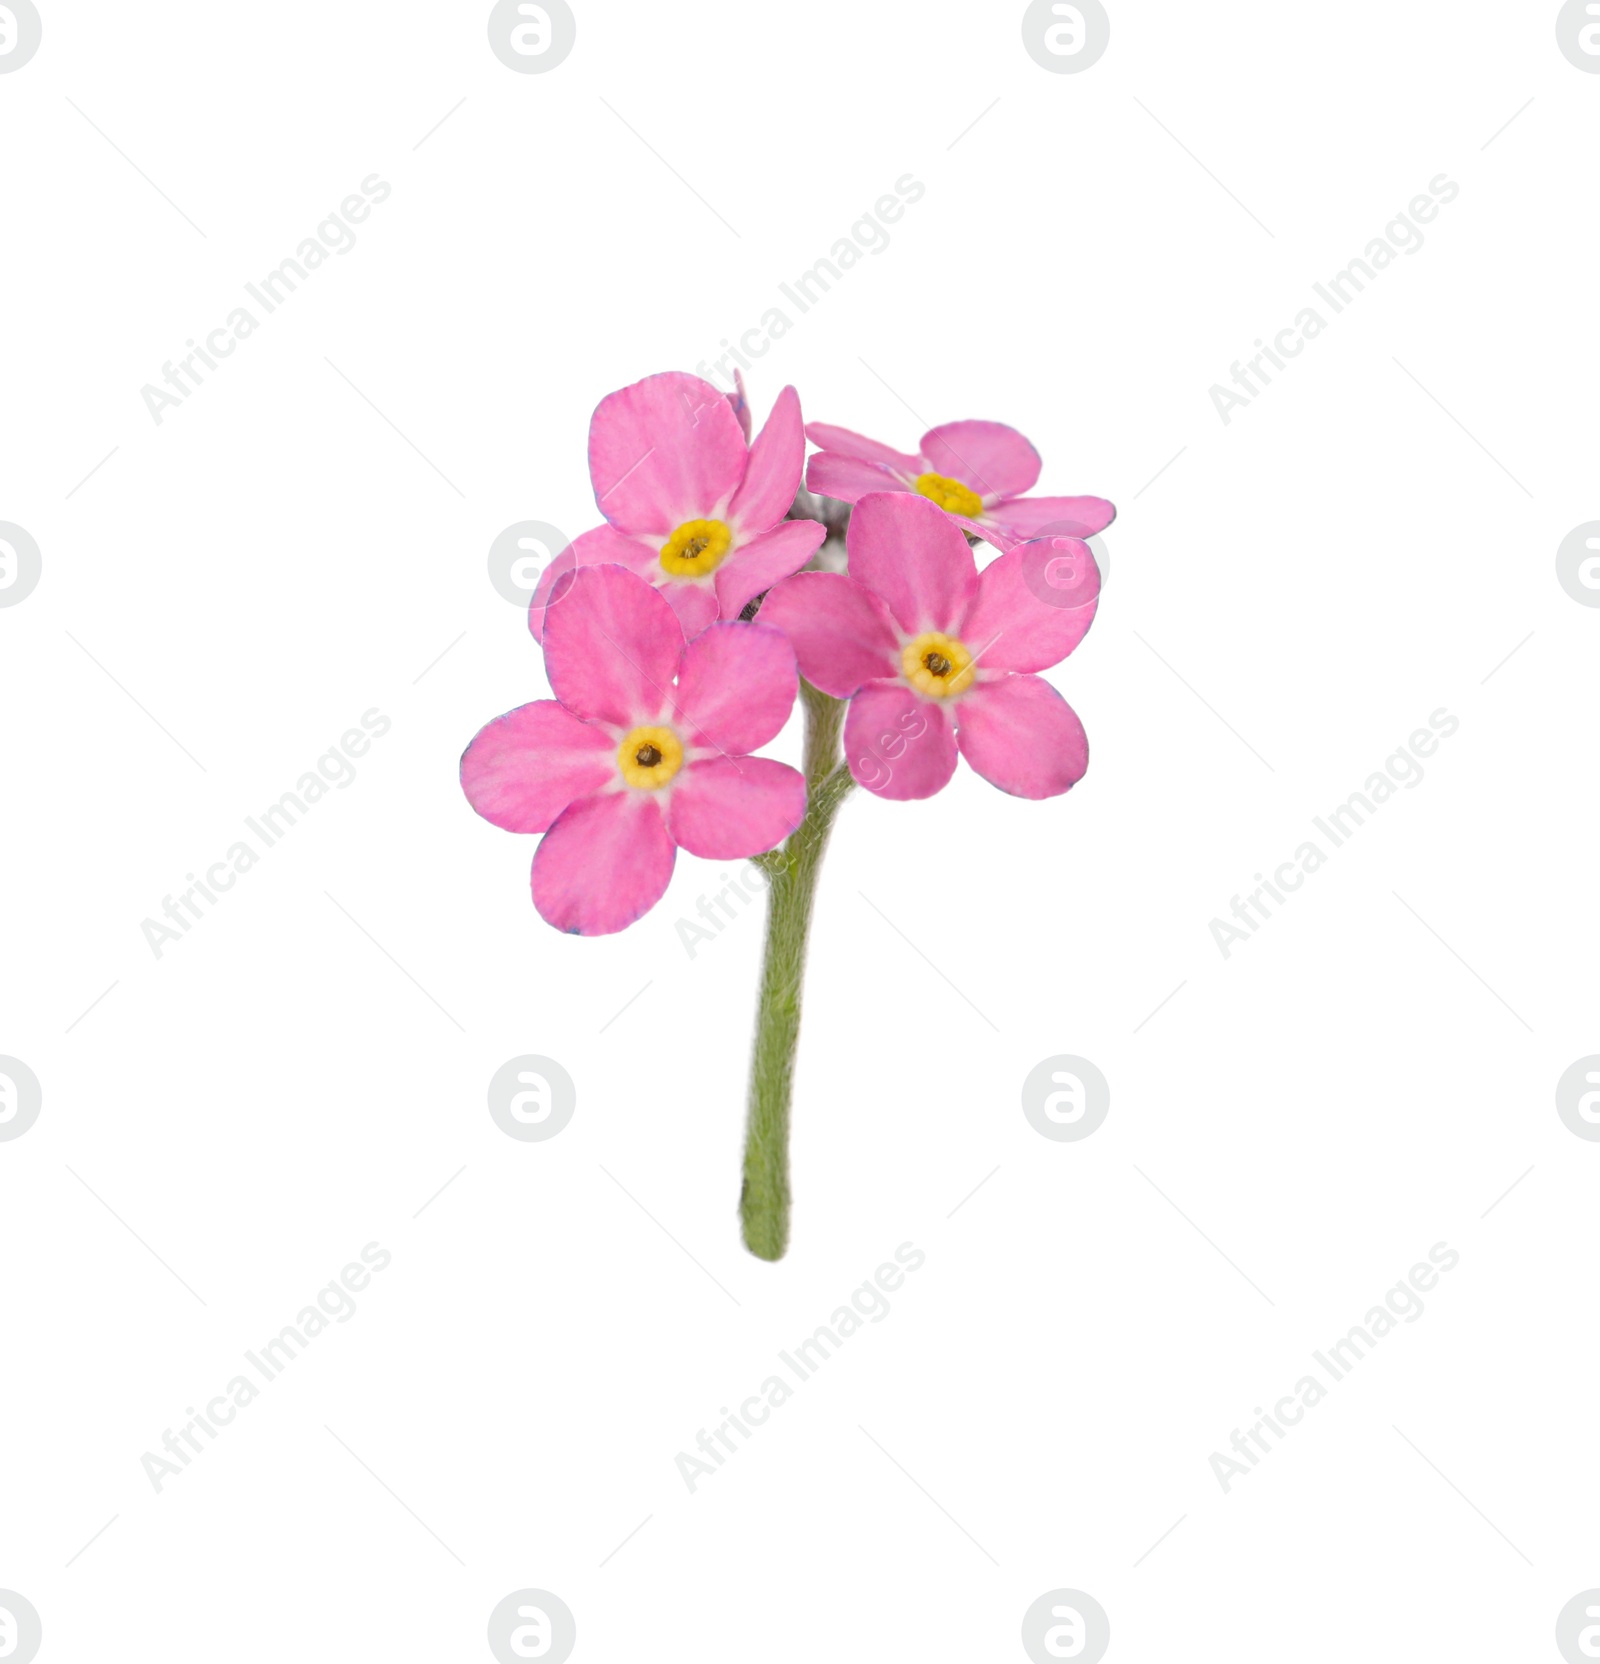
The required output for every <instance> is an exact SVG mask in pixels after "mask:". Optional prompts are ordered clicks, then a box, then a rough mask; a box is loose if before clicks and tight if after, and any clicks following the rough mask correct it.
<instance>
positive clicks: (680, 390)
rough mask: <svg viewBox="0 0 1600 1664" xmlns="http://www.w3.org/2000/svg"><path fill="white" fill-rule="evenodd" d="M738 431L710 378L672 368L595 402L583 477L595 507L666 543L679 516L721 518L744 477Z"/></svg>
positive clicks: (609, 517) (628, 529)
mask: <svg viewBox="0 0 1600 1664" xmlns="http://www.w3.org/2000/svg"><path fill="white" fill-rule="evenodd" d="M747 454H748V453H747V452H746V449H745V443H744V435H743V434H742V433H741V432H740V431H739V418H738V417H737V416H735V415H734V413H733V406H732V405H730V404H729V403H728V401H727V399H726V398H725V397H724V396H723V395H722V394H721V393H719V392H718V391H717V390H716V388H715V387H713V386H712V385H711V384H710V382H707V381H702V380H701V379H700V378H699V376H691V375H684V374H682V373H681V372H679V371H676V370H669V371H667V372H666V373H665V374H662V375H656V376H646V377H645V379H644V380H643V381H636V382H635V383H634V384H633V386H631V387H624V388H623V389H622V391H621V392H619V393H610V394H608V395H607V396H606V397H605V398H603V399H602V400H601V401H600V405H599V408H598V409H597V410H596V411H595V413H594V418H593V420H592V421H591V422H590V424H589V477H590V479H591V480H592V481H593V484H594V495H595V501H596V502H597V503H598V504H599V505H600V512H601V513H602V514H603V515H604V516H605V517H606V519H607V520H609V521H610V522H611V524H612V525H613V526H616V527H617V528H618V529H619V530H621V531H625V532H634V533H636V534H639V535H642V536H649V537H653V538H656V539H657V540H658V541H660V542H663V543H664V542H665V541H666V540H667V538H668V537H669V536H671V534H672V533H673V532H674V531H675V530H676V529H677V528H678V527H679V526H681V525H682V524H683V523H684V521H685V520H701V519H707V518H711V517H716V516H720V514H721V513H722V512H723V511H724V510H725V509H726V507H727V503H728V499H729V498H730V497H732V495H733V493H734V492H735V491H736V490H737V489H738V487H739V481H740V480H741V479H743V478H744V468H745V457H746V455H747Z"/></svg>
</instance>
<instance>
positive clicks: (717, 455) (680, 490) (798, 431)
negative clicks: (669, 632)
mask: <svg viewBox="0 0 1600 1664" xmlns="http://www.w3.org/2000/svg"><path fill="white" fill-rule="evenodd" d="M740 392H741V395H742V392H743V389H742V388H741V390H740ZM741 422H742V424H743V425H741ZM748 423H749V413H748V411H745V413H744V415H743V417H742V418H741V416H740V414H739V413H737V411H736V409H735V405H734V402H733V401H731V400H730V399H729V398H728V397H727V396H725V395H724V394H722V393H719V392H718V391H717V390H716V388H714V387H713V386H712V385H711V384H710V383H709V382H706V381H702V380H701V379H700V378H699V377H698V376H691V375H684V374H681V373H679V372H678V371H675V370H670V371H667V372H666V373H665V374H662V375H656V376H646V377H645V379H644V380H643V381H636V382H635V383H634V384H633V386H631V387H624V388H623V389H622V391H621V392H619V393H611V394H608V395H607V396H606V397H605V398H603V399H602V400H601V401H600V404H599V406H598V408H597V409H596V410H595V413H594V416H593V419H592V420H591V421H590V423H589V478H590V480H591V482H592V483H593V485H594V495H595V502H596V503H597V504H598V505H599V508H600V512H601V513H602V514H603V515H604V516H605V517H606V524H605V525H603V526H596V527H595V529H594V530H593V531H590V532H585V533H584V534H583V535H582V536H581V537H576V538H574V539H573V540H572V542H571V543H570V544H568V546H567V547H566V548H565V549H564V550H562V552H561V553H560V554H559V555H558V556H557V557H556V558H555V559H554V560H553V561H552V562H551V563H550V565H549V567H548V568H547V569H546V571H545V572H544V574H543V576H542V577H541V578H540V580H539V586H538V588H537V589H536V590H535V591H534V596H533V605H532V606H531V607H530V608H529V611H528V627H529V629H531V630H532V631H533V634H534V637H535V639H538V638H539V637H540V636H541V635H542V633H543V630H544V622H545V619H544V615H545V609H546V608H547V606H548V605H549V602H550V597H551V594H552V592H553V590H554V588H555V584H556V581H557V580H558V579H559V578H560V577H561V575H562V574H563V573H565V572H570V571H572V570H574V569H575V568H576V567H579V566H595V565H602V564H607V563H614V564H616V565H619V566H625V567H627V568H628V570H629V571H630V572H637V573H638V574H639V576H640V577H642V578H647V579H649V581H650V582H651V583H652V584H654V585H655V586H656V588H657V589H659V590H660V591H661V592H662V594H663V595H665V596H666V598H667V600H668V601H670V602H671V603H672V608H673V611H674V612H676V613H677V615H678V617H679V618H681V619H682V620H683V627H684V631H685V633H686V634H688V635H690V636H694V635H697V634H698V633H699V632H700V631H701V630H703V629H704V628H705V627H706V625H708V624H709V623H710V622H711V621H712V619H714V618H717V617H719V616H720V617H722V618H737V617H738V616H739V613H740V611H741V609H742V608H743V607H744V604H745V603H746V602H747V601H749V600H751V599H752V598H753V597H754V596H757V595H759V594H760V593H761V592H762V591H763V590H764V589H768V588H770V587H771V586H772V585H773V584H775V583H776V582H777V581H778V579H779V578H787V577H788V576H789V574H790V573H791V572H798V571H799V570H800V568H801V567H802V566H804V565H805V563H806V562H807V561H808V560H810V558H811V557H812V555H813V554H814V553H815V552H816V550H817V547H818V545H819V544H820V543H821V542H822V539H823V536H824V532H823V528H822V527H821V526H820V525H819V524H817V522H816V521H814V520H786V519H785V518H784V517H785V516H786V515H787V514H788V512H789V509H790V507H791V506H792V505H793V503H794V499H795V493H796V492H797V491H798V490H799V489H800V469H801V464H802V463H803V461H804V459H805V450H806V441H805V433H804V430H803V428H802V426H801V422H800V398H799V395H798V394H797V393H796V392H795V390H794V389H793V388H792V387H785V388H784V390H783V391H782V392H781V393H780V394H779V395H778V398H777V402H776V403H775V404H774V405H773V407H772V414H771V415H770V416H768V418H767V425H766V426H765V427H764V428H762V430H761V432H760V433H759V434H757V435H756V439H755V443H754V444H753V445H747V444H746V443H745V433H746V432H747V431H748Z"/></svg>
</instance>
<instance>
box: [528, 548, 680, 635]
mask: <svg viewBox="0 0 1600 1664" xmlns="http://www.w3.org/2000/svg"><path fill="white" fill-rule="evenodd" d="M660 560H661V555H660V551H659V550H658V549H657V548H656V547H655V546H654V545H653V544H649V543H641V542H640V541H639V539H638V538H636V537H628V536H626V535H625V534H624V533H622V532H619V531H617V530H616V528H615V527H613V526H596V527H595V528H594V530H593V531H591V532H584V533H583V535H582V536H581V537H575V538H573V540H572V541H571V542H570V543H569V544H568V545H567V546H566V548H565V549H563V550H562V551H561V553H560V554H559V555H557V556H556V558H555V559H554V560H553V561H551V562H550V564H549V565H548V566H547V567H546V568H545V569H544V571H543V572H541V573H540V574H539V582H538V583H537V584H536V585H535V586H534V591H533V602H532V604H531V605H530V606H529V608H528V628H529V629H530V630H531V631H532V632H533V639H534V640H535V641H542V640H543V639H544V615H545V609H546V608H547V607H548V606H549V604H550V592H551V590H553V589H554V588H555V585H556V580H557V579H558V578H559V577H560V576H561V575H562V573H563V572H572V571H575V570H576V569H577V568H578V567H580V566H605V565H609V566H626V567H627V568H628V570H629V571H630V572H637V573H638V574H639V576H640V577H641V578H648V577H650V576H651V575H652V572H656V571H659V570H660ZM565 593H566V592H565V591H563V594H565Z"/></svg>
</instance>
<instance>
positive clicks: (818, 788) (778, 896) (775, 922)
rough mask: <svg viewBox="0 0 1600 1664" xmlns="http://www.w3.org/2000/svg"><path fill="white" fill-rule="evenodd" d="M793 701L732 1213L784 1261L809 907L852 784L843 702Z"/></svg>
mask: <svg viewBox="0 0 1600 1664" xmlns="http://www.w3.org/2000/svg"><path fill="white" fill-rule="evenodd" d="M800 696H801V700H802V702H803V704H804V706H805V712H806V743H805V776H806V793H807V807H806V818H805V819H804V820H803V821H801V823H800V825H799V826H798V827H797V828H796V829H795V830H794V832H793V833H792V834H791V835H790V837H789V840H788V842H787V843H785V844H784V846H783V848H782V849H775V850H772V851H771V852H770V853H768V854H766V855H760V856H757V857H756V864H757V865H758V866H760V867H761V868H762V869H763V871H765V873H766V874H767V878H768V881H769V883H768V893H767V939H766V948H765V952H764V955H763V958H762V962H761V994H760V1003H759V1004H758V1006H757V1008H756V1038H755V1049H754V1052H753V1053H752V1056H751V1059H750V1114H749V1121H748V1124H747V1128H746V1133H745V1150H744V1188H743V1191H742V1193H741V1195H740V1198H739V1213H740V1217H741V1221H742V1224H743V1230H744V1243H745V1247H747V1248H748V1249H749V1250H750V1252H751V1253H752V1254H755V1255H756V1256H757V1257H758V1258H760V1259H764V1260H780V1259H782V1258H783V1255H784V1250H785V1249H786V1248H787V1247H788V1246H789V1105H790V1100H791V1097H792V1095H793V1090H794V1059H795V1048H796V1046H797V1045H798V1044H799V1040H800V993H801V987H802V984H803V982H804V979H805V960H806V942H807V938H808V936H809V934H810V930H811V905H812V902H813V900H814V899H815V896H816V886H817V874H818V872H819V870H820V869H821V866H822V856H823V852H824V851H825V850H826V849H827V847H828V834H829V833H830V832H831V831H832V830H833V821H834V817H835V816H836V815H837V814H838V812H839V806H840V804H842V803H843V802H844V800H845V798H846V797H848V796H849V794H850V790H851V788H852V787H853V786H854V784H855V781H854V780H853V779H852V778H851V776H850V770H849V768H848V767H847V766H846V765H845V764H844V763H843V762H841V761H840V759H839V729H840V726H841V725H842V723H843V721H844V711H845V705H844V701H843V700H841V699H831V698H829V696H828V695H827V694H825V693H821V692H819V691H818V690H817V689H816V688H814V687H812V686H811V685H810V684H809V683H807V682H804V681H802V682H801V684H800Z"/></svg>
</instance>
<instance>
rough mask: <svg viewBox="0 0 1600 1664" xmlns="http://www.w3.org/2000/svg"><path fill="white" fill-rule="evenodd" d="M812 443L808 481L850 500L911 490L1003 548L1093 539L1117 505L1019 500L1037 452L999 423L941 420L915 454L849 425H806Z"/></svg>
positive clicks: (1030, 481) (1034, 476)
mask: <svg viewBox="0 0 1600 1664" xmlns="http://www.w3.org/2000/svg"><path fill="white" fill-rule="evenodd" d="M806 438H807V439H809V440H810V441H811V443H812V444H813V445H815V446H817V452H816V454H815V455H814V456H813V457H812V458H811V461H810V464H809V465H808V467H807V468H806V484H807V486H808V487H809V488H810V489H811V490H812V491H816V492H819V493H821V495H823V496H825V497H836V498H838V499H839V500H840V501H842V502H846V503H854V502H859V501H860V499H861V498H862V497H864V496H866V494H867V493H868V492H869V491H915V492H916V493H917V494H918V495H919V496H923V497H926V498H927V499H928V500H929V502H931V503H935V504H937V505H938V506H939V507H940V508H942V509H943V510H944V511H945V513H947V514H948V515H949V516H950V517H951V519H953V520H954V521H955V522H956V524H957V525H959V526H961V527H963V528H964V529H965V530H967V531H969V532H972V533H973V534H974V535H975V536H977V537H981V538H983V539H985V540H986V541H987V542H989V543H992V544H994V546H995V547H996V548H997V549H1009V548H1011V547H1012V545H1013V544H1016V543H1020V542H1022V541H1024V540H1025V539H1027V538H1030V537H1039V536H1041V535H1044V534H1047V533H1048V534H1058V535H1061V536H1065V537H1080V538H1081V537H1093V536H1094V534H1095V533H1096V532H1103V531H1104V530H1105V529H1106V527H1107V526H1109V525H1110V524H1111V522H1112V520H1113V519H1114V518H1115V516H1116V512H1117V511H1116V510H1115V509H1114V508H1113V507H1112V506H1111V504H1110V503H1108V502H1106V501H1105V499H1104V498H1103V497H1024V496H1023V495H1022V493H1023V492H1024V491H1027V490H1029V489H1031V488H1032V486H1033V485H1034V484H1035V483H1036V482H1037V480H1038V478H1039V453H1038V452H1037V451H1036V450H1034V448H1033V446H1032V445H1030V444H1029V443H1028V441H1027V440H1026V439H1024V438H1023V437H1022V435H1021V434H1020V433H1018V432H1017V430H1016V429H1015V428H1008V427H1006V426H1004V424H1002V423H1000V422H946V423H945V425H944V426H943V427H939V428H934V429H933V430H932V431H931V432H928V433H925V434H923V436H922V450H921V452H920V454H918V455H917V456H907V455H906V454H905V453H904V452H902V451H896V450H892V449H891V448H890V447H889V446H887V445H880V444H879V443H878V441H877V440H876V439H865V438H863V437H862V436H861V435H860V434H859V433H852V432H851V431H850V430H849V429H848V428H836V427H830V426H828V425H827V424H826V423H824V422H812V423H810V424H809V425H808V426H807V428H806Z"/></svg>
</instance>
